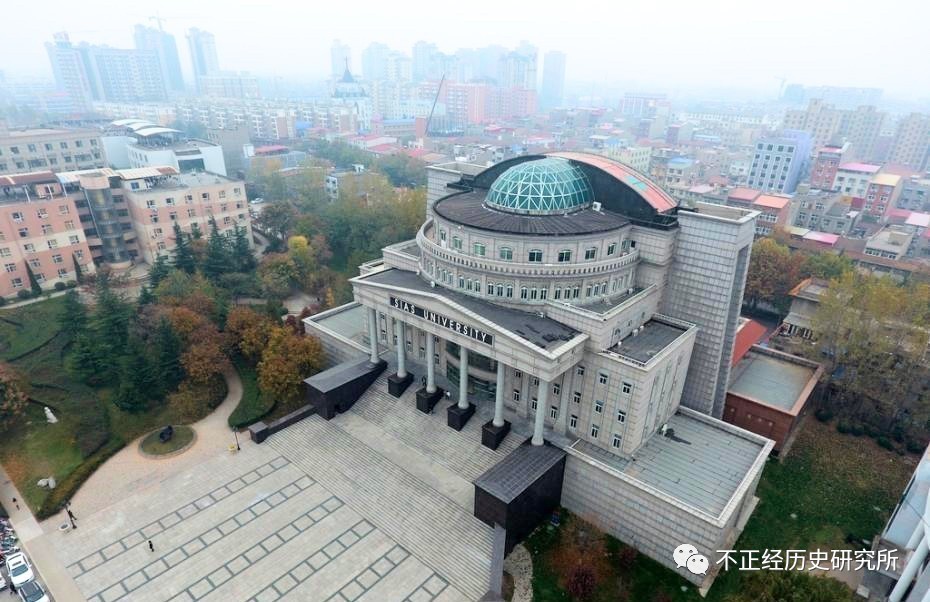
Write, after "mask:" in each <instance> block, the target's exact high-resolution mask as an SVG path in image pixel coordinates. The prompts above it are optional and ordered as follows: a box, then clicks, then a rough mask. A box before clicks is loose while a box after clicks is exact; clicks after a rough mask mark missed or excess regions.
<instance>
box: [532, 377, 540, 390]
mask: <svg viewBox="0 0 930 602" xmlns="http://www.w3.org/2000/svg"><path fill="white" fill-rule="evenodd" d="M533 386H534V387H538V386H539V379H538V378H536V377H535V376H534V377H533Z"/></svg>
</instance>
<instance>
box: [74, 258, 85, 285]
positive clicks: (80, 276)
mask: <svg viewBox="0 0 930 602" xmlns="http://www.w3.org/2000/svg"><path fill="white" fill-rule="evenodd" d="M71 261H72V263H74V280H75V282H77V283H78V284H84V272H83V270H81V264H80V263H78V260H77V255H75V254H74V253H72V254H71Z"/></svg>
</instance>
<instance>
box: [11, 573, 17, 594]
mask: <svg viewBox="0 0 930 602" xmlns="http://www.w3.org/2000/svg"><path fill="white" fill-rule="evenodd" d="M10 595H11V596H15V595H16V585H14V584H13V578H12V577H10Z"/></svg>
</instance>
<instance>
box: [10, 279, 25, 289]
mask: <svg viewBox="0 0 930 602" xmlns="http://www.w3.org/2000/svg"><path fill="white" fill-rule="evenodd" d="M10 282H11V283H12V284H13V288H23V279H22V278H13V279H12V280H11V281H10Z"/></svg>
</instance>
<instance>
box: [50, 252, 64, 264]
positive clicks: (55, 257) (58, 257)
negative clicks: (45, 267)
mask: <svg viewBox="0 0 930 602" xmlns="http://www.w3.org/2000/svg"><path fill="white" fill-rule="evenodd" d="M52 263H64V260H63V259H62V258H61V255H59V254H58V253H55V254H54V255H52Z"/></svg>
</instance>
